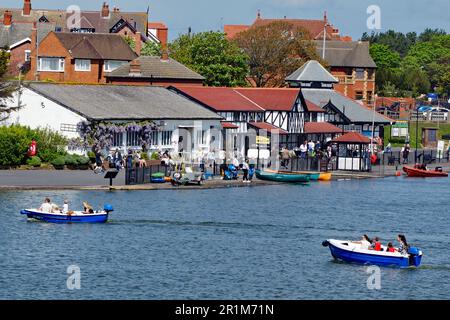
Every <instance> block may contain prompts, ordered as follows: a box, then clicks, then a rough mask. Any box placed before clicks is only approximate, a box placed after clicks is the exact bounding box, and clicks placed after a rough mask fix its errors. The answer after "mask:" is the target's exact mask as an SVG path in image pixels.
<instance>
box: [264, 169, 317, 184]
mask: <svg viewBox="0 0 450 320" xmlns="http://www.w3.org/2000/svg"><path fill="white" fill-rule="evenodd" d="M255 173H256V177H257V178H258V179H260V180H268V181H277V182H290V183H299V182H302V183H304V182H309V180H310V179H309V176H308V175H306V174H294V173H283V172H279V171H272V170H271V171H261V170H256V171H255Z"/></svg>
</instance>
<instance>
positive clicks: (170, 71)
mask: <svg viewBox="0 0 450 320" xmlns="http://www.w3.org/2000/svg"><path fill="white" fill-rule="evenodd" d="M134 61H137V62H139V64H140V70H141V72H140V74H130V66H131V63H133V62H131V63H127V64H125V65H123V66H121V67H119V68H118V69H116V70H114V71H113V72H111V73H109V74H107V75H106V77H109V78H127V77H133V78H146V79H150V78H155V79H183V80H198V81H203V80H205V78H204V77H202V76H201V75H199V74H198V73H197V72H194V71H192V70H191V69H189V68H188V67H186V66H185V65H183V64H181V63H179V62H178V61H176V60H173V59H169V60H161V58H160V57H147V56H141V57H139V58H137V59H135V60H134Z"/></svg>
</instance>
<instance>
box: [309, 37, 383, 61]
mask: <svg viewBox="0 0 450 320" xmlns="http://www.w3.org/2000/svg"><path fill="white" fill-rule="evenodd" d="M315 43H316V48H317V53H318V54H319V55H320V56H322V51H323V41H315ZM325 60H326V61H327V62H328V64H329V65H330V66H332V67H351V68H376V67H377V65H376V64H375V62H374V61H373V59H372V57H371V56H370V52H369V42H364V41H326V42H325Z"/></svg>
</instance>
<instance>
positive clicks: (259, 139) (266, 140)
mask: <svg viewBox="0 0 450 320" xmlns="http://www.w3.org/2000/svg"><path fill="white" fill-rule="evenodd" d="M256 144H259V145H268V144H270V138H268V137H263V136H256Z"/></svg>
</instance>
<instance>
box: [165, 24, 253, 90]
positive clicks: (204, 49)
mask: <svg viewBox="0 0 450 320" xmlns="http://www.w3.org/2000/svg"><path fill="white" fill-rule="evenodd" d="M169 51H170V55H171V57H172V58H174V59H175V60H177V61H178V62H180V63H182V64H184V65H186V66H188V67H189V68H191V69H192V70H194V71H196V72H198V73H199V74H201V75H202V76H204V77H205V78H206V80H205V83H206V84H207V85H209V86H226V87H234V86H245V85H247V81H246V76H247V73H248V66H247V62H248V56H247V55H246V54H245V53H244V52H243V51H242V50H241V49H239V48H238V47H237V46H236V45H235V44H234V43H232V42H230V41H228V40H227V39H226V38H225V34H224V33H221V32H213V31H209V32H201V33H197V34H194V35H190V34H184V35H180V36H179V37H178V38H177V39H176V40H174V41H173V42H172V43H171V44H170V49H169Z"/></svg>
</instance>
